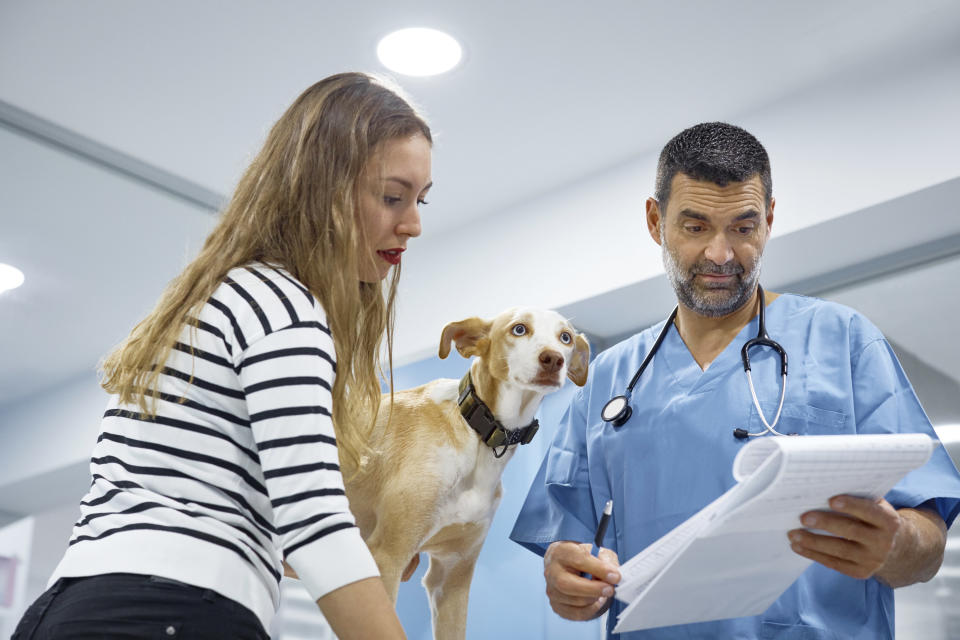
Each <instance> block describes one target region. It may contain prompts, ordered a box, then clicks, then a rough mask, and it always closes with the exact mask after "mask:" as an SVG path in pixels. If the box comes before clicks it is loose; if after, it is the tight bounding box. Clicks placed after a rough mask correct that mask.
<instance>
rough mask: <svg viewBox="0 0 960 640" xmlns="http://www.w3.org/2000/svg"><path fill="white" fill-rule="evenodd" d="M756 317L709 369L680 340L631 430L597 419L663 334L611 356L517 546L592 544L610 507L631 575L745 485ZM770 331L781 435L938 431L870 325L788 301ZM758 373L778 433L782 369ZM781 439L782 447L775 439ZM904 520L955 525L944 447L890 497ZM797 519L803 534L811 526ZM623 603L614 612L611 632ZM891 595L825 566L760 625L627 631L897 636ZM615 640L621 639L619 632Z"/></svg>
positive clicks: (757, 366) (553, 458) (954, 490)
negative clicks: (632, 562)
mask: <svg viewBox="0 0 960 640" xmlns="http://www.w3.org/2000/svg"><path fill="white" fill-rule="evenodd" d="M757 324H758V320H757V318H754V319H753V320H752V321H751V322H750V323H749V324H748V325H747V326H746V327H745V328H744V329H743V330H742V331H741V332H740V334H739V335H737V337H736V338H734V339H733V341H732V342H731V343H730V344H729V345H728V346H727V348H726V349H725V350H724V351H723V353H721V354H720V355H719V356H718V357H717V358H716V359H715V360H714V361H713V363H712V364H710V366H709V367H708V368H707V370H706V371H703V370H701V368H700V366H699V365H698V364H697V363H696V361H695V360H694V359H693V356H692V355H691V353H690V351H689V349H687V346H686V344H685V343H684V342H683V340H682V339H681V338H680V336H679V334H678V333H677V331H676V330H675V329H671V331H670V332H669V333H668V334H667V336H666V339H665V340H664V342H663V344H662V345H661V346H660V349H659V350H658V351H657V354H656V356H655V357H654V358H653V360H652V362H651V363H650V364H649V366H648V367H647V369H646V371H644V373H643V375H642V376H641V377H640V381H639V382H638V384H637V386H636V387H635V388H634V390H633V394H632V398H631V402H630V406H631V407H632V409H633V415H632V417H631V418H630V420H629V421H627V423H626V424H625V425H624V426H622V427H614V426H613V425H612V424H611V423H605V422H603V421H602V420H601V419H600V411H601V409H602V408H603V405H604V404H605V403H606V402H607V401H608V400H609V399H610V398H612V397H613V396H616V395H620V394H622V393H623V392H624V389H625V388H626V385H627V383H628V382H629V380H630V379H631V378H632V377H633V375H634V373H635V372H636V371H637V368H638V367H639V366H640V363H641V361H642V360H643V358H644V356H645V355H646V353H647V351H648V350H649V349H650V347H651V346H652V345H653V342H654V340H655V338H656V336H657V334H658V333H659V332H660V329H661V327H662V326H663V323H660V325H658V326H655V327H652V328H650V329H648V330H646V331H644V332H642V333H640V334H637V335H635V336H633V337H631V338H629V339H627V340H625V341H623V342H621V343H619V344H617V345H615V346H614V347H611V348H610V349H608V350H606V351H605V352H603V353H601V354H600V355H599V356H597V358H596V360H595V361H594V363H593V364H592V365H591V372H590V380H589V381H588V383H587V385H586V386H585V387H583V388H582V389H581V390H580V391H579V392H578V394H577V395H576V396H575V397H574V399H573V400H572V401H571V404H570V406H569V407H568V409H567V411H566V413H565V414H564V417H563V418H562V420H561V424H560V426H559V429H558V431H557V433H556V437H555V439H554V441H553V442H552V444H551V446H550V448H549V449H548V451H547V454H546V456H545V457H544V460H543V463H542V465H541V467H540V470H539V472H538V474H537V477H536V478H535V479H534V481H533V485H532V487H531V488H530V492H529V494H528V496H527V498H526V502H525V503H524V506H523V508H522V509H521V511H520V515H519V516H518V518H517V522H516V524H515V525H514V529H513V532H512V533H511V534H510V538H511V539H512V540H514V541H515V542H518V543H519V544H521V545H523V546H525V547H527V548H528V549H531V550H532V551H534V552H536V553H538V554H540V555H543V553H544V552H545V551H546V547H547V546H549V544H550V543H551V542H554V541H556V540H574V541H579V542H590V541H592V539H593V537H594V533H595V532H596V528H597V522H598V515H599V513H600V512H601V510H602V508H603V505H604V504H605V503H606V501H607V500H609V499H612V500H613V505H614V506H613V518H612V520H611V524H610V526H609V527H608V529H607V534H606V538H605V540H604V546H605V547H608V548H610V549H613V550H614V551H616V552H617V555H618V557H619V558H620V561H621V562H625V561H626V560H628V559H630V558H632V557H633V556H635V555H636V554H637V553H639V552H640V551H642V550H643V549H644V548H645V547H647V546H648V545H649V544H651V543H652V542H654V541H656V540H657V539H658V538H660V537H661V536H663V535H664V534H666V533H668V532H669V531H670V530H672V529H673V528H674V527H676V526H677V525H679V524H681V523H682V522H684V521H685V520H686V519H687V518H689V517H690V516H692V515H694V514H695V513H697V512H698V511H699V510H700V509H702V508H703V507H704V506H706V505H707V504H709V503H710V502H711V501H713V500H714V499H715V498H717V497H718V496H719V495H721V494H722V493H724V492H725V491H726V490H727V489H729V488H730V487H731V486H733V485H734V484H735V481H734V478H733V474H732V465H733V459H734V457H735V456H736V454H737V452H738V451H739V450H740V448H741V447H742V446H744V444H745V443H746V442H747V441H746V440H739V439H737V438H735V437H734V436H733V430H734V428H737V427H742V428H745V429H747V430H749V431H750V432H751V433H757V432H759V431H763V430H764V427H763V423H762V422H761V420H760V416H759V415H758V414H757V410H756V407H755V406H754V403H753V400H752V398H751V396H750V390H749V386H748V384H747V378H746V374H745V373H744V371H743V363H742V360H741V358H740V349H741V348H742V346H743V344H744V342H746V341H747V340H748V339H750V338H753V337H754V336H756V333H757ZM766 324H767V332H768V333H769V335H770V337H771V338H772V339H773V340H776V341H777V342H779V343H780V344H781V345H782V346H783V348H784V349H785V351H786V353H787V357H788V358H789V360H788V365H789V371H788V375H787V390H786V398H785V400H784V403H783V411H782V414H781V417H780V422H779V424H777V426H776V429H777V431H780V432H781V433H793V432H796V433H798V434H801V435H804V434H854V433H903V432H920V433H926V434H928V435H929V436H930V437H932V438H936V434H935V432H934V431H933V428H932V427H931V425H930V421H929V420H928V419H927V416H926V414H925V413H924V412H923V409H922V408H921V406H920V403H919V401H918V400H917V396H916V394H915V393H914V391H913V388H912V387H911V386H910V382H909V381H908V380H907V377H906V375H905V374H904V372H903V370H902V368H901V367H900V364H899V362H898V361H897V359H896V356H895V355H894V353H893V351H892V349H891V348H890V345H889V344H888V343H887V341H886V340H885V339H884V337H883V335H882V334H881V333H880V331H879V330H878V329H877V328H876V327H874V326H873V325H872V324H871V323H870V322H869V321H868V320H867V319H866V318H865V317H864V316H862V315H860V314H859V313H857V312H856V311H853V310H852V309H849V308H847V307H843V306H841V305H838V304H835V303H831V302H826V301H823V300H817V299H814V298H807V297H804V296H796V295H781V296H779V297H778V298H776V299H775V300H773V301H772V302H771V303H770V304H769V305H768V306H767V309H766ZM750 364H751V372H752V374H753V381H754V385H755V386H756V390H757V396H758V399H759V401H760V405H761V407H762V408H763V411H764V414H765V415H766V416H767V420H768V421H771V420H773V417H774V415H776V410H777V405H778V404H779V400H780V381H781V376H780V372H779V358H778V357H777V355H776V354H775V353H774V352H773V350H772V349H770V348H767V347H758V348H754V349H751V350H750ZM764 437H769V436H764ZM885 497H886V499H887V500H888V501H889V502H890V503H891V504H892V505H893V506H894V507H897V508H899V507H915V506H918V505H920V504H921V503H924V502H927V501H932V502H930V504H929V505H927V506H935V508H936V509H937V510H938V511H939V512H940V515H941V516H942V517H943V519H944V521H945V522H946V523H947V526H949V525H950V523H951V522H952V521H953V519H954V517H956V515H957V513H958V511H960V474H958V472H957V469H956V468H955V467H954V465H953V462H952V461H951V460H950V458H949V456H948V455H947V453H946V451H945V450H944V448H943V447H936V448H935V450H934V453H933V456H932V457H931V459H930V460H929V461H928V462H927V463H926V464H925V465H924V466H923V467H921V468H919V469H916V470H914V471H912V472H910V473H909V474H908V475H907V476H906V477H905V478H904V479H903V480H902V481H901V482H900V483H898V484H897V485H896V486H895V487H894V488H893V489H892V490H891V491H890V492H889V493H888V494H887V495H886V496H885ZM799 515H800V514H797V516H798V520H797V526H798V527H799V526H801V525H800V521H799ZM625 606H626V605H624V604H623V603H621V602H620V601H618V600H614V602H613V604H612V606H611V609H610V614H609V616H608V621H607V629H608V633H609V632H610V630H612V629H613V627H614V626H615V624H616V618H617V615H619V613H620V612H621V611H622V610H623V608H624V607H625ZM893 633H894V611H893V591H892V589H890V588H889V587H887V586H884V585H882V584H881V583H880V582H878V581H877V580H875V579H869V580H857V579H854V578H850V577H847V576H844V575H842V574H840V573H838V572H836V571H833V570H831V569H828V568H826V567H824V566H823V565H820V564H817V563H814V564H812V565H811V566H810V567H809V568H808V569H807V570H806V572H804V573H803V574H802V575H801V577H800V578H799V579H798V580H797V581H796V582H795V583H794V584H793V585H792V586H791V587H790V588H789V589H788V590H787V591H786V592H784V593H783V595H782V596H781V597H780V598H779V599H778V600H777V601H776V602H774V603H773V604H772V605H771V606H770V607H769V609H767V611H766V612H764V613H763V614H762V615H759V616H753V617H743V618H732V619H727V620H718V621H713V622H701V623H697V624H689V625H675V626H669V627H660V628H656V629H648V630H643V631H635V632H630V633H624V634H619V636H618V637H619V638H621V639H622V640H634V639H637V640H639V639H641V638H643V639H648V638H725V639H726V638H786V639H794V638H797V639H799V638H803V639H805V640H806V639H815V638H831V639H840V638H844V639H848V638H864V639H867V638H869V639H870V640H875V639H877V638H892V637H893ZM610 635H611V637H617V636H613V635H612V634H610Z"/></svg>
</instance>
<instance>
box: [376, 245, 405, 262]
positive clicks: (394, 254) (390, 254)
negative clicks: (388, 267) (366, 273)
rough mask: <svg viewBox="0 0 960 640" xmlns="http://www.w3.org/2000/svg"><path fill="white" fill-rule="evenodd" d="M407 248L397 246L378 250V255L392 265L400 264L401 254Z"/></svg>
mask: <svg viewBox="0 0 960 640" xmlns="http://www.w3.org/2000/svg"><path fill="white" fill-rule="evenodd" d="M404 251H405V249H401V248H399V247H398V248H396V249H385V250H382V251H377V255H379V256H380V257H381V258H383V259H384V260H386V261H387V262H389V263H390V264H392V265H398V264H400V254H402V253H403V252H404Z"/></svg>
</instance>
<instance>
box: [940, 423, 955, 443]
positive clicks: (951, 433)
mask: <svg viewBox="0 0 960 640" xmlns="http://www.w3.org/2000/svg"><path fill="white" fill-rule="evenodd" d="M933 430H934V431H936V432H937V437H938V438H940V442H942V443H943V444H953V443H960V424H938V425H935V426H934V427H933Z"/></svg>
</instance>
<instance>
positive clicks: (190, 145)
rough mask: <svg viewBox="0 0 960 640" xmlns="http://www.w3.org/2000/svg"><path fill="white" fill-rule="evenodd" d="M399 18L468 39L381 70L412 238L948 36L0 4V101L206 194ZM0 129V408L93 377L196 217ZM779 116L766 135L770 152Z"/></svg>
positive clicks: (351, 6)
mask: <svg viewBox="0 0 960 640" xmlns="http://www.w3.org/2000/svg"><path fill="white" fill-rule="evenodd" d="M414 25H422V26H431V27H436V28H440V29H444V30H447V31H448V32H450V33H451V34H453V35H455V36H456V37H457V38H459V39H460V40H461V42H462V43H463V45H464V47H465V50H466V56H465V60H464V62H463V63H462V65H461V66H460V67H459V68H458V69H456V70H455V71H453V72H452V73H450V74H448V75H445V76H441V77H438V78H433V79H408V78H398V80H399V81H400V82H401V84H402V85H403V86H404V87H405V89H406V90H407V91H408V92H409V93H410V94H411V95H412V97H413V98H414V99H415V100H416V101H417V102H418V103H420V104H421V105H422V106H423V108H424V110H425V111H426V113H427V115H428V117H429V119H430V120H431V122H432V124H433V127H434V130H435V132H436V150H435V157H434V180H435V182H436V185H437V186H436V187H435V189H434V193H433V194H432V195H433V197H432V198H431V200H432V204H431V205H430V207H429V208H428V209H427V211H426V213H425V220H424V226H425V232H424V237H423V238H422V239H421V240H420V242H426V241H429V238H430V237H438V236H439V235H441V234H443V233H456V232H457V230H458V229H464V230H467V229H469V228H470V227H469V225H471V224H472V223H475V222H476V221H477V220H479V219H482V218H485V217H488V216H495V215H497V214H501V213H503V212H504V211H511V210H514V209H516V207H518V206H520V205H522V203H524V202H529V201H531V200H534V199H536V198H538V197H540V196H543V195H544V194H549V193H553V192H555V191H558V190H562V189H564V188H567V187H569V185H571V184H575V183H578V182H579V181H582V180H585V179H587V178H594V177H596V176H598V175H603V174H605V173H606V172H607V171H608V170H611V169H615V168H616V167H618V166H623V163H624V162H628V161H631V159H636V158H639V157H642V156H647V155H649V154H650V153H653V152H655V151H656V150H657V149H658V148H659V147H660V146H662V144H663V142H664V141H665V140H666V139H668V138H669V137H670V136H672V135H673V134H674V133H676V132H677V131H679V130H680V129H682V128H683V127H685V126H688V125H689V124H691V123H694V122H698V121H701V120H707V119H710V120H713V119H727V120H734V121H735V120H737V118H738V116H739V115H741V114H748V113H751V114H756V113H762V112H763V110H764V109H765V108H766V107H767V106H768V105H776V104H783V103H784V102H790V101H792V100H793V99H794V97H795V96H806V95H813V94H816V92H817V91H818V90H819V89H820V88H821V87H823V86H829V85H831V84H835V83H837V82H842V81H843V78H846V77H854V76H856V75H857V74H858V73H861V72H862V73H863V74H878V73H883V72H884V70H887V69H893V68H899V67H902V66H903V65H904V64H907V62H905V61H910V60H922V59H927V58H935V57H938V56H943V55H944V54H947V55H955V54H956V53H957V51H958V50H960V44H958V43H960V3H957V2H954V1H953V0H921V1H916V2H911V3H905V2H900V1H877V0H847V1H845V2H834V1H827V0H815V1H804V2H776V3H771V2H763V1H760V0H728V1H725V2H714V1H712V0H700V1H687V2H653V1H625V0H624V1H610V2H597V3H585V2H580V1H576V0H559V1H558V0H553V1H549V2H548V1H545V0H543V1H541V0H536V1H528V2H518V1H511V2H507V1H504V0H494V1H487V2H482V3H480V2H446V3H441V2H437V1H436V0H434V1H433V2H405V3H398V2H386V1H380V0H365V1H358V2H349V3H348V2H318V1H315V0H288V1H286V2H283V3H263V2H254V1H252V0H243V1H237V2H229V3H227V2H219V1H213V0H171V1H166V2H152V3H147V2H128V1H126V0H86V1H84V2H76V1H73V0H45V1H43V2H36V1H34V0H0V101H2V102H3V103H7V105H11V106H12V107H13V108H15V109H17V110H22V111H23V112H26V113H27V114H31V115H32V116H36V117H37V118H40V119H42V120H43V121H47V122H49V123H52V124H53V125H56V126H57V127H60V128H63V129H64V130H66V131H69V132H73V133H75V134H78V135H79V136H82V138H84V139H86V140H89V141H92V143H93V144H95V145H99V146H102V147H104V148H108V149H114V150H116V151H118V152H121V153H122V154H124V156H121V157H126V158H127V160H128V161H131V159H132V161H137V162H140V163H146V165H149V166H152V167H154V168H156V169H157V170H159V171H161V172H165V173H166V174H169V175H170V176H172V177H173V178H179V179H181V180H183V181H185V184H192V185H194V186H196V187H198V188H201V189H204V190H207V191H210V192H213V193H215V194H220V195H226V194H229V192H230V191H231V189H232V185H233V184H234V182H235V180H236V179H237V177H238V175H239V173H240V171H241V170H242V169H243V168H244V166H245V164H246V162H247V161H248V160H249V158H250V157H251V154H253V153H254V152H255V151H256V149H257V147H258V145H259V143H260V141H261V140H262V137H263V135H264V134H265V131H266V130H267V128H268V127H269V126H270V125H271V124H272V122H273V121H274V120H275V119H276V117H277V116H279V114H280V113H281V112H282V110H283V109H284V108H285V107H286V105H287V104H288V103H289V102H290V101H291V100H292V99H293V98H294V97H295V96H296V95H297V94H298V93H299V92H300V91H301V90H302V89H304V88H305V87H306V86H308V85H309V84H310V83H312V82H314V81H316V80H317V79H319V78H321V77H323V76H326V75H328V74H331V73H334V72H338V71H343V70H348V69H360V70H368V71H375V72H383V71H384V70H383V69H382V68H381V67H380V66H379V64H378V63H377V61H376V60H375V57H374V46H375V44H376V42H377V40H378V39H379V38H380V37H381V36H382V35H384V34H386V33H387V32H389V31H390V30H392V29H394V28H399V27H405V26H414ZM2 124H3V123H2V122H0V225H2V226H0V262H9V263H12V264H16V265H17V266H20V267H21V268H22V269H23V270H24V271H25V272H27V278H28V281H27V284H26V285H25V286H24V287H22V288H21V289H18V290H16V291H13V292H9V293H7V294H4V295H3V297H2V298H0V405H2V404H4V403H8V402H13V401H16V400H18V399H21V398H23V397H25V396H27V395H29V394H31V393H35V392H39V391H42V390H44V389H48V388H50V387H51V386H53V385H56V384H58V383H59V382H61V381H63V380H64V379H67V378H70V377H75V376H79V375H90V372H91V371H92V370H93V367H94V365H95V363H96V361H97V359H98V358H99V357H100V356H101V355H102V354H103V353H104V351H105V350H106V349H108V348H109V347H110V346H111V345H112V344H115V343H116V342H117V341H119V340H120V339H122V337H123V336H124V335H125V333H126V332H127V331H128V330H129V328H130V326H131V325H132V324H133V323H134V322H136V321H137V319H139V318H140V317H142V316H143V314H144V313H145V312H146V311H147V310H149V308H150V306H151V305H152V304H153V302H154V301H155V300H156V297H157V295H158V293H159V291H160V289H161V288H162V286H163V284H164V283H165V282H166V281H167V280H168V279H169V278H170V277H172V276H173V275H174V274H175V273H177V271H179V269H180V268H181V267H182V265H183V264H184V262H185V260H186V259H187V258H188V257H189V256H190V255H191V254H192V252H193V251H195V250H196V248H197V246H198V245H199V243H200V242H202V239H203V237H204V235H205V234H206V232H207V231H208V230H209V228H210V226H211V224H212V222H213V216H212V215H210V214H209V213H208V212H207V211H205V210H204V209H203V208H202V207H197V206H196V205H194V204H190V203H188V202H185V201H183V200H182V199H178V198H176V197H171V196H170V195H169V194H166V193H163V192H160V191H157V190H155V189H152V188H149V187H146V186H144V185H143V184H142V183H140V182H137V181H132V180H130V179H129V177H127V176H124V175H121V174H119V173H117V172H116V171H112V170H109V169H105V168H104V167H102V166H98V165H95V164H91V163H89V162H88V161H87V160H85V159H83V158H81V157H78V156H76V155H73V154H70V153H64V152H63V150H62V149H56V148H52V147H50V146H49V145H47V144H45V143H42V142H38V141H37V140H36V139H33V138H31V137H29V136H25V135H23V133H22V132H16V131H13V130H11V129H9V128H3V127H2ZM788 128H789V126H783V125H781V126H780V130H776V129H775V128H774V127H771V130H770V131H769V136H770V137H771V138H773V139H777V140H779V141H780V143H779V144H778V145H777V155H778V157H785V158H789V157H790V156H791V151H792V149H791V140H792V139H791V137H790V135H788V134H789V133H790V132H789V131H787V129H788ZM841 142H842V141H841ZM797 157H800V158H802V160H803V161H807V158H806V157H804V156H801V155H799V154H797V155H795V156H794V158H797ZM820 160H821V158H816V159H814V161H820ZM794 161H797V160H794ZM120 164H123V162H121V163H120ZM778 166H781V165H778ZM946 177H951V175H950V174H949V173H948V175H947V176H946ZM648 190H649V188H648V186H647V185H646V184H645V183H644V184H643V188H642V189H639V190H638V192H637V195H636V198H637V202H638V203H640V202H642V199H643V198H644V197H646V195H647V191H648ZM783 206H784V207H785V206H786V205H783ZM945 284H946V285H947V286H949V283H945ZM446 320H447V319H444V321H446ZM878 324H879V323H878ZM401 328H402V327H401ZM431 339H432V338H431ZM401 359H402V358H401Z"/></svg>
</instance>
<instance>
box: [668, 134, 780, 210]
mask: <svg viewBox="0 0 960 640" xmlns="http://www.w3.org/2000/svg"><path fill="white" fill-rule="evenodd" d="M677 173H683V174H685V175H687V176H690V177H691V178H693V179H694V180H704V181H709V182H712V183H714V184H716V185H719V186H721V187H724V186H726V185H727V184H728V183H730V182H745V181H746V180H749V179H750V178H752V177H753V176H755V175H759V176H760V183H761V184H762V185H763V194H764V198H765V200H766V203H767V206H769V204H770V199H771V198H772V197H773V179H772V178H771V177H770V158H769V157H768V156H767V150H766V149H764V148H763V145H762V144H760V141H759V140H757V139H756V138H755V137H754V136H753V135H751V134H750V133H749V132H748V131H746V130H745V129H741V128H740V127H737V126H734V125H732V124H727V123H726V122H703V123H701V124H698V125H694V126H692V127H690V128H689V129H684V130H683V131H681V132H680V133H678V134H677V135H675V136H674V137H673V138H672V139H671V140H670V142H668V143H667V144H666V146H664V147H663V151H661V152H660V160H659V161H658V162H657V184H656V192H655V196H656V198H657V201H658V202H659V203H660V208H661V209H664V210H665V209H666V208H667V199H668V198H669V197H670V183H671V181H672V180H673V176H675V175H677Z"/></svg>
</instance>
